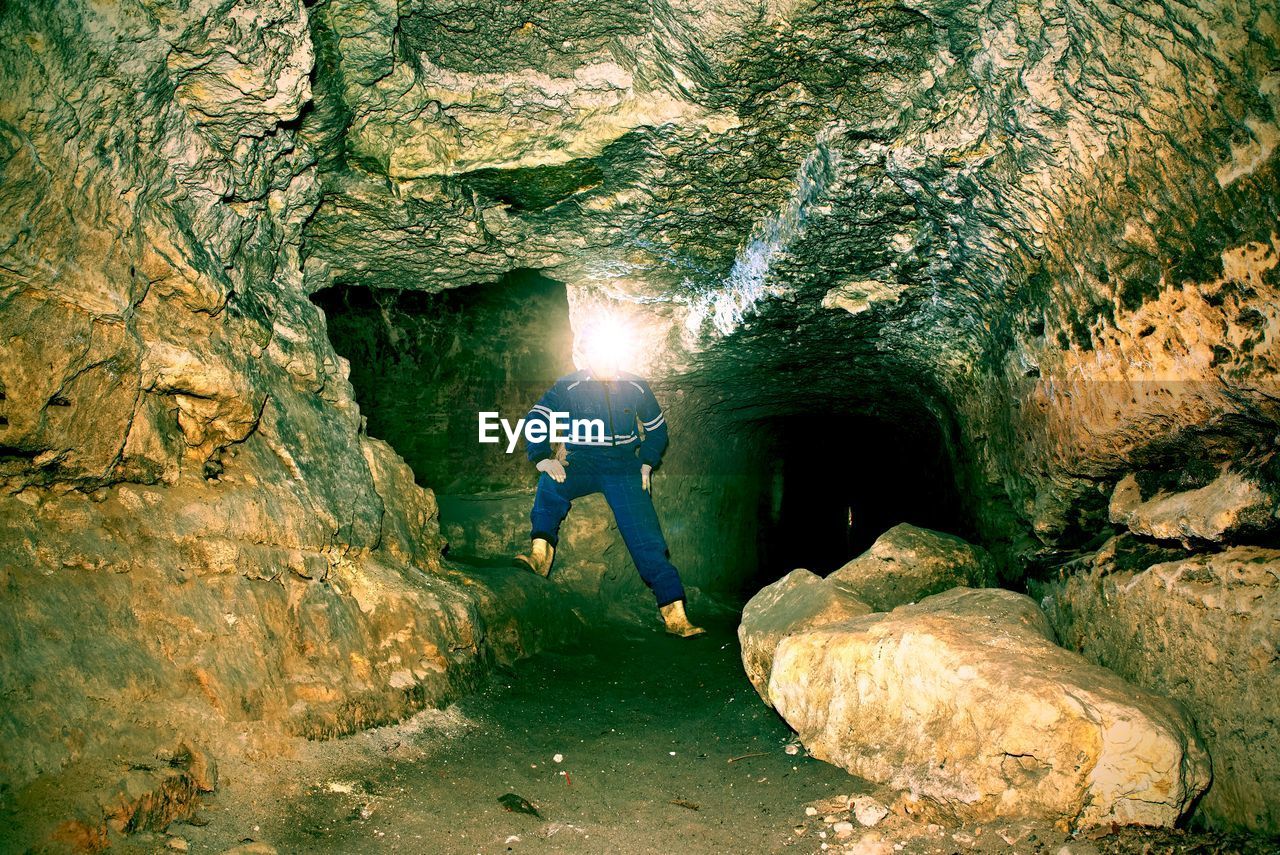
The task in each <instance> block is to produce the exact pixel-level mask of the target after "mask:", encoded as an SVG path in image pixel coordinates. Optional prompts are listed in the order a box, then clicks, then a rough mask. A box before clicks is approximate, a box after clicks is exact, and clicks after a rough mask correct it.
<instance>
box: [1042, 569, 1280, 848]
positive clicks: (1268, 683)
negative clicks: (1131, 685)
mask: <svg viewBox="0 0 1280 855" xmlns="http://www.w3.org/2000/svg"><path fill="white" fill-rule="evenodd" d="M1044 593H1045V594H1047V596H1046V597H1045V599H1044V602H1045V604H1046V605H1045V611H1046V613H1047V614H1048V617H1049V620H1050V622H1051V623H1052V624H1053V626H1054V628H1055V629H1056V630H1057V632H1058V635H1059V637H1060V638H1061V639H1062V643H1063V644H1064V645H1066V646H1067V647H1069V648H1071V649H1073V650H1079V651H1080V652H1081V653H1083V654H1084V656H1085V657H1087V658H1088V659H1090V660H1092V661H1094V662H1105V663H1106V664H1107V667H1109V668H1113V669H1115V671H1116V672H1117V673H1118V674H1120V675H1121V676H1123V677H1124V678H1125V679H1127V680H1132V681H1133V682H1135V683H1137V684H1138V685H1140V686H1144V687H1147V688H1149V689H1152V690H1154V691H1157V692H1161V693H1162V694H1168V695H1169V696H1170V697H1172V698H1173V699H1174V700H1176V701H1177V702H1178V703H1180V704H1181V705H1182V706H1184V707H1185V708H1186V709H1187V710H1188V711H1189V712H1190V713H1191V715H1192V716H1193V717H1194V718H1195V720H1196V724H1197V725H1198V727H1199V732H1200V734H1201V735H1202V736H1203V738H1204V742H1205V745H1206V746H1207V747H1208V749H1209V751H1210V752H1211V753H1212V755H1213V787H1212V788H1211V789H1210V790H1209V792H1208V793H1206V794H1205V797H1204V799H1203V800H1202V801H1201V802H1200V804H1199V806H1198V808H1197V811H1198V812H1199V813H1202V814H1203V815H1204V816H1205V818H1206V819H1208V820H1210V821H1212V822H1213V823H1214V824H1215V825H1219V826H1226V827H1234V828H1248V829H1252V830H1255V831H1264V832H1270V833H1274V832H1275V831H1276V830H1277V829H1280V742H1278V741H1277V740H1276V738H1275V735H1276V731H1277V727H1278V726H1280V716H1278V715H1277V706H1276V698H1278V697H1280V658H1277V656H1276V651H1277V650H1278V649H1280V550H1275V549H1263V548H1260V547H1254V546H1239V547H1234V548H1232V549H1227V550H1225V551H1223V552H1219V553H1213V554H1208V555H1195V556H1182V557H1179V558H1177V559H1176V560H1169V558H1168V557H1157V558H1156V559H1155V560H1149V561H1147V564H1146V565H1145V566H1139V567H1132V566H1126V562H1125V561H1124V560H1123V556H1122V554H1120V550H1116V549H1107V548H1104V549H1103V550H1101V551H1100V552H1099V553H1098V555H1097V556H1096V557H1095V559H1094V561H1093V566H1092V567H1090V568H1089V569H1088V570H1087V571H1086V572H1083V573H1078V574H1076V575H1073V576H1070V577H1068V578H1067V579H1065V580H1062V581H1058V582H1054V583H1053V584H1052V585H1050V586H1048V588H1047V589H1046V590H1045V591H1044Z"/></svg>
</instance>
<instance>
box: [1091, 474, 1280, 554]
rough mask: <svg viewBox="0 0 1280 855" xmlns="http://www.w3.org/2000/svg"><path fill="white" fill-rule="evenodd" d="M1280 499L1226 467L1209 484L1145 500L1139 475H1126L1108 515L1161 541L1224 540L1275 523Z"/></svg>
mask: <svg viewBox="0 0 1280 855" xmlns="http://www.w3.org/2000/svg"><path fill="white" fill-rule="evenodd" d="M1278 509H1280V500H1277V498H1276V497H1275V496H1272V495H1270V494H1268V493H1267V492H1265V491H1264V490H1263V489H1262V487H1260V486H1259V485H1258V483H1257V482H1256V481H1253V480H1251V479H1249V478H1247V477H1245V476H1244V475H1241V474H1240V473H1238V472H1232V471H1227V472H1224V473H1222V474H1221V475H1219V476H1218V477H1217V478H1215V479H1214V480H1213V481H1212V482H1211V483H1209V484H1208V485H1206V486H1204V487H1200V488H1199V489H1195V490H1186V491H1183V492H1178V493H1165V492H1160V493H1157V494H1156V495H1154V496H1152V497H1150V498H1146V499H1144V498H1143V496H1142V489H1141V487H1140V486H1139V484H1138V479H1137V478H1136V477H1135V476H1134V475H1126V476H1125V477H1124V478H1123V479H1121V480H1120V483H1118V484H1117V485H1116V489H1115V492H1114V493H1112V495H1111V505H1110V518H1111V521H1112V522H1113V523H1119V524H1120V525H1123V526H1126V527H1127V528H1128V529H1129V531H1131V532H1133V533H1134V534H1142V535H1146V536H1148V537H1154V538H1157V539H1159V540H1204V541H1210V542H1213V543H1221V542H1222V541H1224V540H1229V539H1231V538H1233V537H1235V536H1237V535H1242V534H1250V533H1257V532H1259V531H1265V530H1267V529H1269V528H1271V527H1273V526H1275V524H1276V522H1277V519H1276V515H1277V511H1278Z"/></svg>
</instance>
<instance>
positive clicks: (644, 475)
mask: <svg viewBox="0 0 1280 855" xmlns="http://www.w3.org/2000/svg"><path fill="white" fill-rule="evenodd" d="M652 472H653V467H652V466H650V465H649V464H648V463H641V464H640V486H641V487H643V488H644V491H645V492H646V493H647V492H649V480H650V473H652Z"/></svg>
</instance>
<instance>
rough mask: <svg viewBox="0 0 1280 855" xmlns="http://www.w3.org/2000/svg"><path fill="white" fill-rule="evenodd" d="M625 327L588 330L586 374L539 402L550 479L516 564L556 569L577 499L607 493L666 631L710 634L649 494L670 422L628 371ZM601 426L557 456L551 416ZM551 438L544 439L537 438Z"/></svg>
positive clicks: (542, 461)
mask: <svg viewBox="0 0 1280 855" xmlns="http://www.w3.org/2000/svg"><path fill="white" fill-rule="evenodd" d="M625 338H626V336H625V330H624V329H622V328H620V327H617V326H616V325H614V324H610V323H607V322H600V323H597V324H595V325H593V326H592V327H591V328H589V329H587V330H586V331H585V333H584V335H582V336H581V337H580V338H579V346H578V347H576V348H575V352H574V363H575V364H576V365H578V367H579V368H580V370H579V371H576V372H574V373H573V374H568V375H566V376H564V377H561V378H560V379H559V380H557V381H556V382H555V383H554V384H553V385H552V386H551V388H550V389H548V390H547V392H546V394H544V395H543V396H542V398H541V399H539V401H538V403H536V404H534V405H533V409H531V410H530V411H529V415H528V416H527V417H526V423H527V425H533V424H535V423H538V422H542V423H545V426H546V430H545V431H542V430H535V431H533V432H532V434H531V432H530V431H529V428H528V427H526V432H525V436H526V438H527V440H528V441H527V453H528V457H529V460H530V462H532V463H534V464H535V466H536V467H537V469H538V471H539V472H540V473H541V475H540V476H539V477H538V490H537V493H536V494H535V496H534V499H533V511H532V513H531V514H530V519H531V521H532V532H531V535H530V537H531V538H532V541H533V542H532V544H531V547H530V549H529V554H528V555H519V556H517V560H518V561H520V562H521V563H522V564H524V565H526V566H527V567H529V568H530V569H531V570H533V571H534V572H535V573H538V574H539V575H541V576H547V575H549V574H550V572H551V563H552V561H553V560H554V558H555V551H556V543H557V538H558V535H559V532H560V523H562V522H563V521H564V518H565V515H566V514H568V513H569V507H570V505H571V504H572V503H573V500H574V499H577V498H579V497H580V496H586V495H589V494H591V493H603V494H604V497H605V501H607V502H608V503H609V508H610V509H611V510H612V511H613V516H614V519H615V520H617V523H618V530H619V531H620V532H622V540H623V542H624V543H626V545H627V550H628V551H629V552H630V553H631V559H632V561H634V562H635V565H636V569H637V570H638V571H639V572H640V578H641V579H643V580H644V582H645V584H646V585H648V586H649V588H650V590H652V591H653V594H654V596H655V597H656V598H657V600H658V610H659V612H661V614H662V620H663V622H664V623H665V624H666V627H667V632H669V633H671V634H673V635H678V636H681V637H684V638H690V637H692V636H695V635H701V634H702V633H703V632H704V630H703V629H702V628H701V627H697V626H694V625H693V624H692V623H690V622H689V618H688V616H687V615H686V613H685V607H684V603H685V592H684V585H683V584H682V583H681V581H680V573H679V572H678V571H677V570H676V568H675V566H674V565H673V564H672V563H671V560H670V558H669V557H668V554H667V542H666V539H665V538H664V537H663V536H662V529H661V527H660V526H659V524H658V515H657V513H656V512H655V511H654V509H653V500H652V498H651V496H650V493H649V488H650V483H651V479H652V476H653V470H654V468H655V467H657V465H658V463H659V462H660V461H661V459H662V453H663V451H664V450H666V447H667V425H666V419H665V418H664V417H663V414H662V408H661V407H660V406H659V405H658V399H657V398H655V397H654V394H653V390H652V389H650V388H649V384H648V383H646V382H645V381H644V380H643V379H642V378H640V377H638V376H636V375H634V374H630V373H627V372H625V371H622V370H621V362H622V358H623V350H624V348H623V347H621V344H622V342H624V341H625ZM556 413H563V414H568V418H569V419H570V420H573V421H574V422H577V421H579V420H582V421H587V420H596V419H598V420H600V421H601V422H602V423H603V433H594V434H575V435H574V436H572V437H571V438H570V439H569V441H567V442H566V443H564V444H563V445H562V446H561V447H560V453H556V452H554V451H553V450H552V447H551V433H552V432H551V427H552V416H553V414H556ZM535 435H542V436H546V437H547V439H545V440H541V441H538V440H535V439H533V438H532V436H535Z"/></svg>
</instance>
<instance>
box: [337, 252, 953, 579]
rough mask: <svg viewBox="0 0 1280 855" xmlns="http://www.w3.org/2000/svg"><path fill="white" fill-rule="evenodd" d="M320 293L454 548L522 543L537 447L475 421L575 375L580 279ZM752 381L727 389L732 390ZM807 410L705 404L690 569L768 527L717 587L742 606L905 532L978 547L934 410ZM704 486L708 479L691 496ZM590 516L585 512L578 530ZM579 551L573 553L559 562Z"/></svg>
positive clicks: (483, 559) (770, 371) (681, 443)
mask: <svg viewBox="0 0 1280 855" xmlns="http://www.w3.org/2000/svg"><path fill="white" fill-rule="evenodd" d="M313 300H314V302H315V303H316V304H317V305H319V306H320V307H321V308H322V309H324V311H325V313H326V317H327V319H328V330H329V335H330V338H331V340H332V342H333V344H334V347H335V349H336V350H337V351H338V353H340V354H342V355H343V356H345V357H346V358H347V359H348V360H349V361H350V363H351V375H350V379H351V382H352V385H353V387H354V389H355V393H356V399H357V401H359V403H360V406H361V412H362V413H364V414H365V415H366V416H367V419H368V430H369V433H370V434H371V435H374V436H377V437H379V438H381V439H385V440H387V441H388V442H390V443H391V445H392V446H393V447H394V448H395V449H396V451H398V452H399V453H400V454H401V455H403V456H404V458H405V460H406V461H407V462H408V463H409V465H410V466H411V467H412V468H413V470H414V473H415V476H416V477H417V480H418V481H419V483H421V484H424V485H427V486H431V487H433V488H434V489H436V491H437V494H438V502H439V506H440V513H441V524H442V527H443V528H444V529H445V532H446V535H447V536H448V539H449V541H450V543H449V546H448V554H449V555H450V556H451V557H453V558H454V559H458V560H464V561H468V562H471V563H482V564H483V563H488V562H493V561H498V562H501V561H503V560H505V559H506V558H507V557H509V556H510V555H512V554H514V553H515V551H517V550H520V549H522V548H523V546H524V540H525V538H526V536H527V532H526V529H527V526H526V524H525V518H526V515H527V513H528V509H529V504H530V502H531V501H532V496H531V488H532V484H533V482H534V479H535V473H534V472H533V470H532V467H531V466H529V464H528V462H527V461H526V459H525V456H524V444H523V441H522V442H521V443H520V445H519V446H518V447H517V448H516V450H515V452H514V453H510V454H508V453H506V448H505V445H506V440H505V439H503V441H502V443H501V445H499V446H495V445H481V444H479V443H478V442H477V438H476V427H477V425H476V422H477V413H479V412H480V411H482V410H483V411H497V412H500V413H501V414H502V415H503V416H505V417H508V418H512V419H515V418H519V417H522V416H523V415H524V413H525V412H526V411H527V410H528V408H529V407H530V406H531V405H532V404H533V402H534V401H536V400H537V399H538V397H539V396H540V395H541V394H542V392H543V391H544V390H545V389H546V388H547V387H548V386H549V385H550V384H551V383H552V382H553V381H554V380H555V379H556V378H557V377H558V376H560V375H562V374H564V373H567V372H568V371H570V370H572V368H573V364H572V360H571V356H570V351H571V339H572V330H571V329H570V325H569V315H568V305H567V301H566V298H565V289H564V285H563V284H562V283H560V282H557V281H555V280H553V279H549V278H547V277H546V276H544V275H542V274H540V273H538V272H536V271H529V270H522V271H517V272H515V273H512V274H509V275H507V276H506V277H504V278H503V280H502V281H500V282H498V283H495V284H492V285H477V286H471V287H464V288H458V289H454V290H451V291H446V292H443V293H439V294H421V293H416V292H382V291H377V290H371V289H367V288H359V287H343V286H334V287H332V288H329V289H326V290H324V291H322V292H320V293H318V294H316V295H314V297H313ZM815 358H816V357H815ZM782 371H783V368H782V367H772V368H769V367H766V368H764V369H762V370H759V371H758V372H757V373H756V374H755V375H754V376H753V382H754V383H757V384H759V385H760V386H769V385H771V384H773V383H774V382H775V381H774V377H775V376H777V375H779V374H780V372H782ZM741 379H742V378H734V377H732V376H729V377H725V378H723V379H721V380H720V381H719V382H718V383H717V384H716V385H718V386H719V387H720V388H722V389H724V390H727V391H726V394H727V395H730V396H732V395H734V394H735V393H737V390H741V389H742V388H743V384H742V383H741ZM659 388H660V390H661V395H662V397H664V398H668V397H669V398H670V399H671V400H670V401H664V403H666V404H669V405H678V403H679V402H681V401H683V400H684V399H685V395H684V392H685V391H686V390H684V389H682V388H681V386H680V383H679V381H678V380H677V381H675V382H673V383H667V384H665V385H660V386H659ZM691 391H692V397H693V398H694V399H695V400H696V399H697V397H698V395H699V394H702V395H704V396H705V390H703V391H701V392H700V391H699V390H698V389H697V387H696V384H695V388H694V389H693V390H691ZM802 401H803V399H802V394H801V393H797V394H796V396H795V400H791V399H783V400H782V401H779V402H777V403H775V404H774V405H773V406H774V408H775V410H774V411H773V412H771V411H770V410H768V409H767V408H765V411H764V414H763V415H762V416H757V417H755V418H753V419H752V420H749V421H746V420H744V421H735V420H732V419H730V420H728V421H727V422H725V423H723V424H718V425H717V426H714V427H709V426H708V425H709V424H711V422H710V421H709V420H708V419H707V418H706V417H705V416H703V415H701V414H699V413H698V411H697V410H696V408H695V409H693V411H692V414H691V415H690V416H689V417H688V418H685V419H684V420H682V421H681V422H680V423H679V426H678V427H673V431H672V440H671V442H672V448H671V451H670V453H669V455H668V458H669V459H670V460H671V461H674V462H668V463H667V464H665V465H664V467H663V468H662V470H661V475H660V476H659V478H658V480H657V483H656V487H655V491H656V501H657V502H658V504H659V507H660V510H661V514H662V517H663V524H664V528H665V529H666V530H667V534H668V538H669V540H670V541H671V542H672V543H673V544H674V545H675V546H674V547H673V548H675V549H676V552H677V554H676V555H674V558H675V560H676V561H677V563H678V564H679V563H680V559H681V558H689V557H690V554H692V555H693V556H694V557H696V556H697V551H698V550H700V549H702V548H703V547H704V546H705V545H706V544H717V545H718V547H719V548H720V549H721V550H724V551H726V552H728V551H729V550H728V549H727V548H726V544H725V542H724V539H725V538H726V537H729V538H732V537H737V538H746V537H747V536H748V533H753V534H754V541H753V542H751V543H741V544H735V545H734V546H735V548H736V550H737V551H738V552H740V553H741V554H744V555H746V556H747V559H746V560H740V561H737V562H735V565H734V567H733V568H732V572H729V573H725V574H722V575H720V576H718V577H716V578H715V579H714V580H713V581H712V583H711V585H710V586H709V587H710V588H711V589H712V591H713V592H714V593H718V594H722V595H725V596H728V597H730V598H731V599H734V600H737V601H740V602H741V601H745V600H746V599H749V598H750V597H751V596H752V595H753V594H754V593H755V592H756V591H757V590H759V589H760V588H761V587H763V586H764V585H767V584H769V583H770V582H772V581H774V580H775V579H777V578H779V577H781V576H783V575H785V574H786V573H787V572H789V571H791V570H792V569H795V568H797V567H804V568H807V569H810V570H812V571H814V572H815V573H818V574H819V575H826V574H827V573H830V572H831V571H833V570H835V569H836V568H838V567H840V566H841V565H842V564H844V563H845V562H846V561H848V560H849V559H851V558H854V557H856V556H857V555H858V554H860V553H861V552H863V551H864V550H865V549H867V548H868V547H869V546H870V545H871V544H872V542H874V541H875V539H876V538H877V537H878V536H879V535H881V534H882V533H883V532H885V531H886V530H888V529H889V528H891V527H892V526H894V525H897V524H898V523H903V522H906V523H911V524H914V525H918V526H923V527H927V528H932V529H938V530H941V531H945V532H949V533H952V534H956V535H960V536H962V537H972V536H973V533H972V530H971V526H970V525H969V523H968V517H967V515H966V513H965V509H964V508H963V506H962V503H961V500H960V496H959V494H958V492H957V490H956V486H955V477H954V474H953V472H952V467H951V459H950V456H949V454H948V452H947V449H946V445H945V443H944V440H943V436H942V433H941V431H940V429H939V428H938V426H937V423H936V421H935V419H934V418H933V417H932V416H931V415H929V414H927V413H924V412H916V411H915V410H913V409H912V408H911V407H910V405H909V402H908V403H907V404H905V405H904V404H901V403H900V404H899V405H897V406H895V407H893V408H891V409H890V411H889V413H890V414H886V413H879V412H876V411H875V408H874V407H867V409H868V410H869V412H859V411H858V410H857V409H856V408H853V407H850V406H847V405H842V404H841V403H839V402H834V401H831V400H823V399H818V400H816V401H814V402H807V403H802ZM872 403H873V404H874V401H873V402H872ZM800 407H803V409H801V408H800ZM668 409H669V410H670V409H671V407H670V406H669V407H668ZM756 412H758V411H756ZM729 436H733V437H737V439H738V441H739V443H740V445H741V447H742V448H744V449H747V453H740V454H739V455H737V456H736V457H735V458H732V459H729V460H728V462H727V463H726V464H725V465H723V466H721V467H719V468H716V464H715V460H716V458H715V457H714V456H709V455H704V454H702V449H704V448H706V446H707V445H708V443H709V441H714V442H716V443H720V442H722V441H723V440H724V439H725V438H726V437H729ZM686 446H687V447H689V448H692V449H695V450H696V451H695V453H692V454H690V453H686V448H685V447H686ZM708 470H709V471H708ZM691 476H692V477H699V476H703V477H707V476H709V478H708V480H706V481H704V482H701V483H699V485H698V486H696V487H689V486H687V484H686V480H687V478H688V477H691ZM708 490H709V491H719V492H721V493H723V494H724V495H725V496H726V497H733V498H734V499H736V500H735V501H726V503H725V505H724V508H725V509H726V510H725V512H724V513H722V514H720V515H711V514H697V513H692V512H691V508H692V507H693V506H692V505H691V504H690V503H689V502H687V501H684V500H683V499H684V498H685V497H684V496H682V495H681V492H682V491H694V492H697V491H708ZM664 494H666V495H664ZM598 504H599V503H597V505H598ZM592 507H594V506H592ZM587 513H590V511H584V510H581V509H579V510H577V511H571V520H574V521H575V522H576V521H577V520H576V517H579V516H582V515H584V514H587ZM606 513H607V512H606ZM617 547H618V544H616V538H615V545H614V547H613V548H614V549H615V551H617ZM681 552H684V553H688V554H685V555H681V554H679V553H681ZM578 557H579V556H576V555H574V554H573V551H572V547H570V549H569V550H568V551H567V552H566V554H565V555H564V556H563V559H562V562H561V563H562V565H563V564H565V563H568V562H570V561H573V560H576V559H577V558H578ZM623 563H625V562H623ZM621 572H623V573H626V572H632V571H629V569H625V568H624V569H622V570H621Z"/></svg>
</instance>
